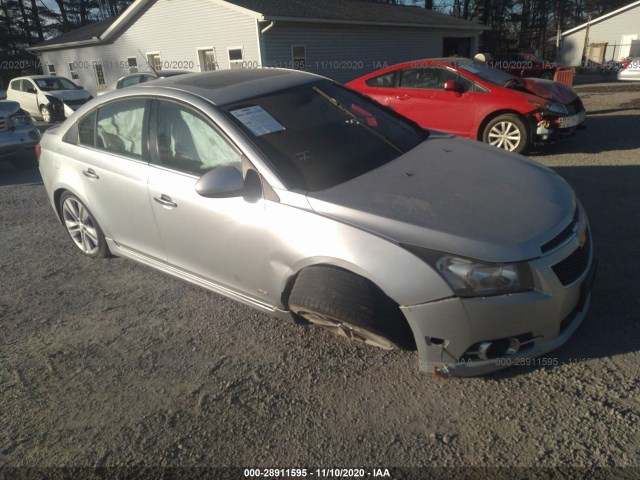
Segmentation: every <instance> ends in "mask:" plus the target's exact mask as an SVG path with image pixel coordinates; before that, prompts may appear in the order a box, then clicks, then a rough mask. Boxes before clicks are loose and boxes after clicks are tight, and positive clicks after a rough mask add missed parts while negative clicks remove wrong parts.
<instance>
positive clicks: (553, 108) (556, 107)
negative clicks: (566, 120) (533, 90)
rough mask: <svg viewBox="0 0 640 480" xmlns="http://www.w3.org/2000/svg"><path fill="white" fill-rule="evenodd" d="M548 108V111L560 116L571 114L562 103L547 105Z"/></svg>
mask: <svg viewBox="0 0 640 480" xmlns="http://www.w3.org/2000/svg"><path fill="white" fill-rule="evenodd" d="M546 107H547V110H549V111H550V112H553V113H559V114H560V115H568V114H569V111H568V110H567V107H565V106H564V105H562V104H561V103H547V105H546Z"/></svg>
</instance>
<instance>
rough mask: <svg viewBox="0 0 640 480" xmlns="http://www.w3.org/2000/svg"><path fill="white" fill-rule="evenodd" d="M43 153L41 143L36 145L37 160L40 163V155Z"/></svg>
mask: <svg viewBox="0 0 640 480" xmlns="http://www.w3.org/2000/svg"><path fill="white" fill-rule="evenodd" d="M41 153H42V147H41V146H40V144H39V143H36V159H37V160H38V163H40V154H41Z"/></svg>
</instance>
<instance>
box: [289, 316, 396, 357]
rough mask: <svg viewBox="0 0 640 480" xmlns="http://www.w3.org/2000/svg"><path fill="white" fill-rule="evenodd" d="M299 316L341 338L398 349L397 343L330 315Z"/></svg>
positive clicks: (385, 348) (382, 347) (383, 347)
mask: <svg viewBox="0 0 640 480" xmlns="http://www.w3.org/2000/svg"><path fill="white" fill-rule="evenodd" d="M297 314H298V315H300V316H301V317H302V318H304V319H305V320H307V321H309V322H311V323H313V324H314V325H318V326H319V327H322V328H324V329H326V330H329V331H330V332H332V333H334V334H336V335H339V336H341V337H346V338H349V339H351V340H354V341H357V342H362V343H366V344H367V345H371V346H373V347H377V348H381V349H383V350H394V349H396V348H398V347H397V345H396V344H395V343H393V342H392V341H391V340H389V339H387V338H385V337H383V336H382V335H378V334H377V333H373V332H371V331H369V330H366V329H364V328H361V327H358V326H356V325H352V324H350V323H347V322H345V321H343V320H339V319H337V318H333V317H331V316H328V315H321V314H319V313H316V312H307V311H298V312H297Z"/></svg>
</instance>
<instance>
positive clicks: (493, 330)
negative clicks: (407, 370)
mask: <svg viewBox="0 0 640 480" xmlns="http://www.w3.org/2000/svg"><path fill="white" fill-rule="evenodd" d="M579 255H581V258H577V256H579ZM577 261H579V262H581V263H580V268H581V272H580V273H579V274H578V276H577V277H576V278H572V279H571V280H570V282H568V283H567V279H566V278H563V279H562V280H561V278H560V277H561V276H562V275H559V274H558V273H557V271H559V267H558V266H567V267H568V268H575V267H576V262H577ZM567 262H568V263H569V265H568V264H567ZM529 263H530V266H531V268H532V271H533V272H534V277H535V280H534V281H535V289H534V290H532V291H529V292H523V293H517V294H511V295H500V296H495V297H484V298H458V297H451V298H446V299H442V300H439V301H435V302H430V303H425V304H421V305H412V306H403V307H401V309H402V312H403V313H404V315H405V316H406V318H407V320H408V321H409V324H410V326H411V329H412V330H413V333H414V336H415V339H416V344H417V348H418V355H419V367H420V370H421V371H423V372H432V371H433V372H435V373H439V374H443V375H455V376H475V375H482V374H486V373H490V372H494V371H497V370H501V369H503V368H507V367H510V366H516V365H545V361H546V362H547V363H549V364H557V359H555V360H556V361H555V362H552V361H553V360H554V359H538V361H537V362H531V361H529V362H525V361H523V360H522V359H527V358H534V357H539V356H540V355H543V354H545V353H547V352H550V351H552V350H554V349H556V348H558V347H560V346H561V345H562V344H563V343H565V342H566V341H567V340H568V339H569V337H571V335H573V333H574V332H575V331H576V329H577V328H578V326H579V325H580V323H581V322H582V320H583V319H584V317H585V316H586V313H587V310H588V308H589V303H590V298H591V293H590V292H591V285H592V282H593V278H594V274H595V269H596V262H595V260H594V258H593V246H592V242H591V236H590V234H588V240H587V241H586V243H583V244H582V245H580V239H579V236H578V235H576V236H575V237H574V238H573V239H572V240H571V241H569V242H568V243H567V244H565V245H563V246H562V247H560V248H558V249H557V250H555V251H553V252H551V253H550V254H548V255H545V256H543V257H540V258H538V259H535V260H532V261H531V262H529ZM554 269H555V270H554ZM563 281H564V283H566V284H563Z"/></svg>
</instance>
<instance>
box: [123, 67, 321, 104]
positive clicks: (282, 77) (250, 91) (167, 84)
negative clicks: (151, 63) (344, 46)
mask: <svg viewBox="0 0 640 480" xmlns="http://www.w3.org/2000/svg"><path fill="white" fill-rule="evenodd" d="M323 78H324V77H321V76H319V75H314V74H312V73H307V72H301V71H297V70H288V69H282V68H256V69H241V70H240V69H238V70H220V71H213V72H198V73H187V74H184V75H174V76H171V77H165V78H159V79H158V80H154V81H153V82H148V83H143V84H141V85H139V86H136V87H135V88H136V89H150V88H163V87H164V88H171V89H175V90H181V91H184V92H187V93H192V94H195V95H198V96H200V97H203V98H205V99H207V100H209V101H210V102H212V103H214V104H217V105H224V104H228V103H235V102H239V101H241V100H246V99H249V98H253V97H257V96H261V95H266V94H269V93H272V92H276V91H279V90H283V89H286V88H291V87H296V86H299V85H305V84H308V83H313V82H316V81H318V80H321V79H323Z"/></svg>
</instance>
